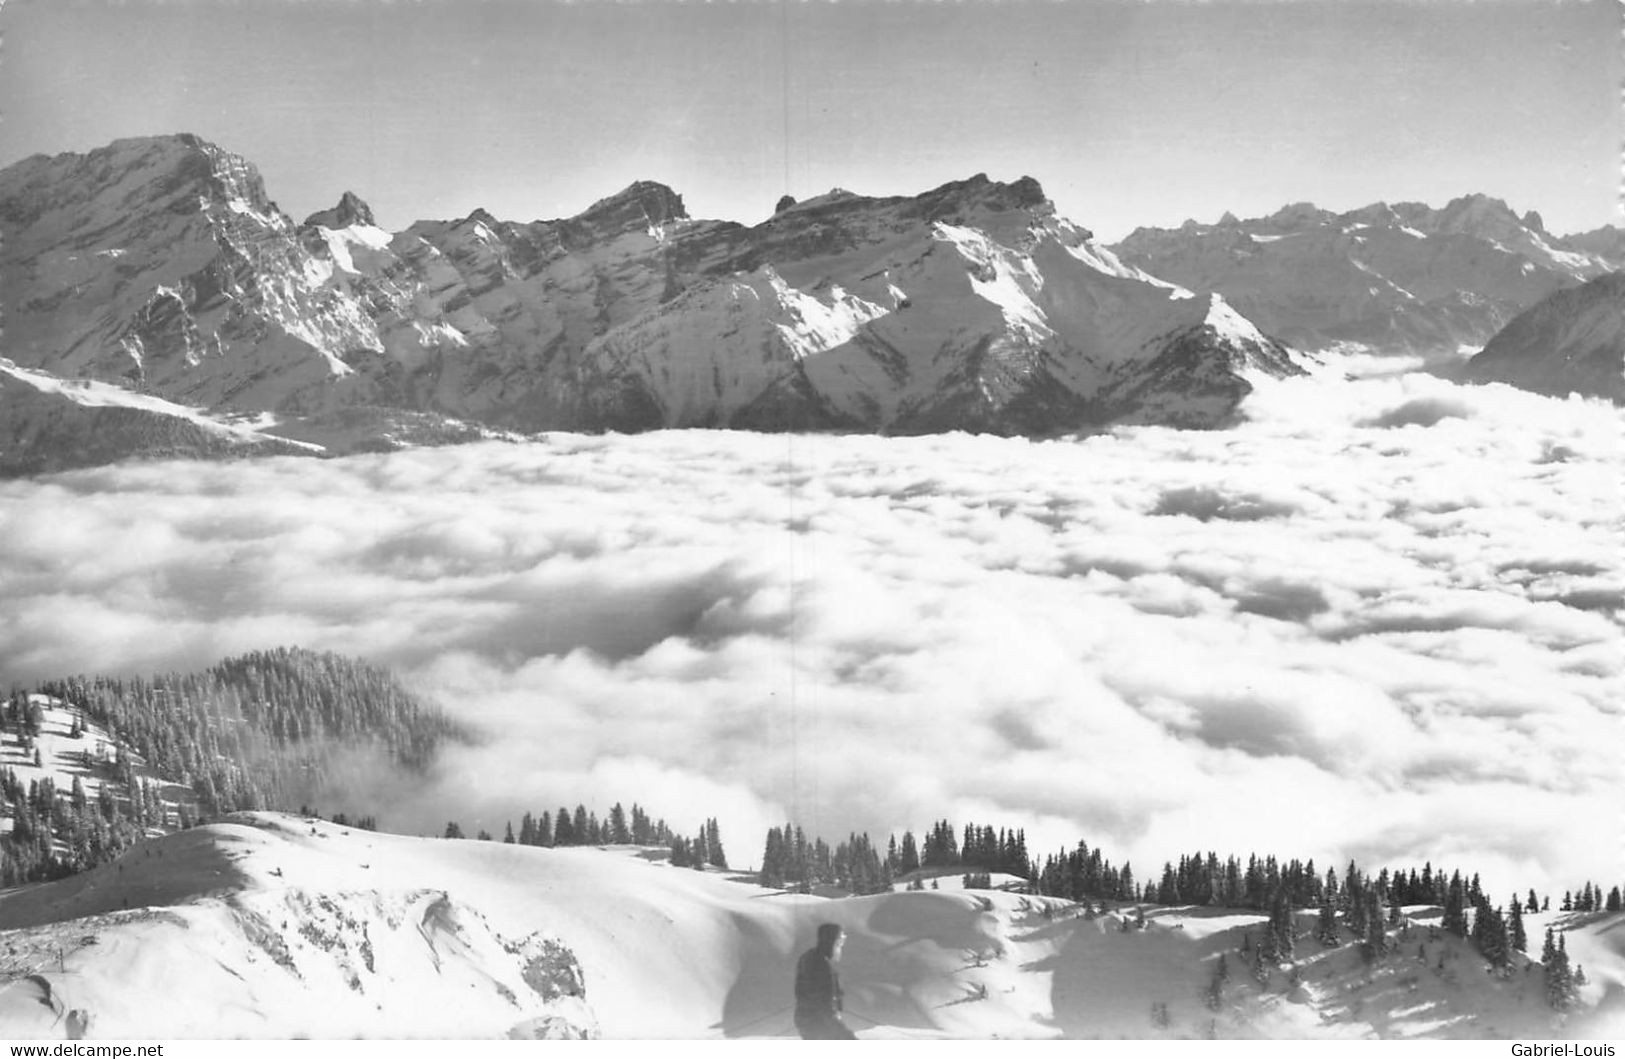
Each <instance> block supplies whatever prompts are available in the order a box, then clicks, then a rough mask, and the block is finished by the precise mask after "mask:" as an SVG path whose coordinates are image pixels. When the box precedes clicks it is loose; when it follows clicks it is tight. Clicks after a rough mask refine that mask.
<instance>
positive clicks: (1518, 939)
mask: <svg viewBox="0 0 1625 1059" xmlns="http://www.w3.org/2000/svg"><path fill="white" fill-rule="evenodd" d="M1509 907H1510V908H1511V909H1512V912H1511V915H1510V917H1509V918H1508V920H1507V942H1508V943H1509V944H1510V945H1511V946H1512V948H1513V949H1515V950H1516V951H1518V952H1528V951H1529V936H1528V935H1527V934H1526V933H1525V932H1524V927H1523V908H1522V907H1521V906H1519V904H1518V896H1517V894H1513V895H1512V904H1511V905H1510V906H1509Z"/></svg>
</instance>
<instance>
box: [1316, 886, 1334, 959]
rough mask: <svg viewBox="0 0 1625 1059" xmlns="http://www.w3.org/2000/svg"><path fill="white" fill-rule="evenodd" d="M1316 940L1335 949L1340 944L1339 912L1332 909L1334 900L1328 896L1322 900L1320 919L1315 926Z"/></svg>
mask: <svg viewBox="0 0 1625 1059" xmlns="http://www.w3.org/2000/svg"><path fill="white" fill-rule="evenodd" d="M1315 938H1316V940H1318V941H1319V942H1320V943H1321V944H1322V945H1325V946H1327V947H1333V946H1336V945H1337V944H1338V941H1339V938H1338V936H1337V911H1336V910H1335V909H1334V908H1332V898H1331V895H1330V894H1326V895H1325V896H1323V897H1322V899H1321V905H1320V918H1319V920H1317V921H1316V924H1315Z"/></svg>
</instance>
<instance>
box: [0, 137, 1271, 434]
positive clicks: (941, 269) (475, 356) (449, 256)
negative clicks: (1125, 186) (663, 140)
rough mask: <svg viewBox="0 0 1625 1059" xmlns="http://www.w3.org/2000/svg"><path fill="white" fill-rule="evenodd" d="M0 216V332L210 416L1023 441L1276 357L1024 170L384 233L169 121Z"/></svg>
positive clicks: (1171, 396)
mask: <svg viewBox="0 0 1625 1059" xmlns="http://www.w3.org/2000/svg"><path fill="white" fill-rule="evenodd" d="M0 230H3V234H4V237H5V239H4V250H3V257H0V279H3V281H4V283H3V288H4V291H5V294H4V300H3V306H0V308H3V312H4V317H3V324H4V338H3V342H4V346H3V349H0V353H3V355H4V356H6V357H8V358H10V359H11V360H13V361H14V362H15V363H16V364H17V365H18V366H20V367H22V368H25V369H32V370H36V371H43V372H49V373H51V374H53V375H56V376H59V377H63V378H70V379H91V380H97V381H102V382H107V383H112V384H116V385H120V386H124V387H127V388H131V389H136V390H140V391H141V392H143V393H147V394H151V395H155V396H160V397H163V398H166V399H169V400H172V401H176V402H179V403H181V404H185V405H188V406H192V407H201V408H209V409H214V410H226V411H230V412H235V413H251V412H273V413H276V414H277V415H279V416H285V417H308V416H322V415H327V416H331V415H333V414H335V413H337V412H340V411H342V410H345V409H354V408H358V407H375V408H385V409H399V410H409V411H418V412H424V411H427V412H431V413H435V414H437V415H443V416H451V417H458V418H460V419H466V420H469V421H471V422H473V423H476V424H484V425H488V426H496V427H505V428H515V429H520V430H527V431H529V430H539V429H573V430H599V429H606V428H608V429H622V430H636V429H648V428H655V427H686V426H721V427H745V428H752V429H772V430H783V429H791V430H798V429H847V430H873V431H895V432H918V431H933V430H942V429H973V430H986V431H996V432H1002V433H1009V432H1022V433H1045V432H1051V431H1056V430H1067V429H1075V428H1078V427H1083V426H1092V425H1096V424H1099V423H1103V422H1107V421H1111V420H1114V419H1121V418H1139V419H1145V420H1150V421H1160V422H1174V423H1181V424H1185V423H1188V424H1192V425H1208V424H1211V423H1213V422H1216V421H1218V420H1221V419H1222V418H1223V417H1224V416H1225V415H1227V414H1228V413H1229V411H1230V410H1231V409H1232V408H1233V406H1234V404H1235V401H1236V400H1238V399H1239V397H1240V396H1242V395H1244V394H1245V393H1246V392H1247V391H1248V389H1249V388H1250V385H1251V384H1250V381H1249V380H1250V379H1252V378H1256V377H1259V376H1274V375H1282V374H1291V373H1294V372H1295V371H1296V370H1297V368H1296V365H1295V364H1294V363H1293V362H1292V360H1291V358H1290V355H1289V354H1288V353H1287V351H1286V350H1285V349H1283V348H1282V347H1281V346H1280V345H1278V344H1277V343H1275V342H1273V341H1272V340H1271V339H1269V338H1267V337H1265V336H1264V335H1263V334H1262V333H1260V332H1259V331H1258V330H1257V329H1256V328H1254V327H1253V326H1252V325H1251V324H1250V323H1249V322H1248V321H1247V320H1246V319H1244V318H1243V317H1241V316H1239V315H1238V314H1236V313H1234V312H1232V311H1230V310H1229V308H1228V307H1227V306H1225V305H1223V303H1222V302H1220V301H1217V300H1215V299H1213V298H1211V297H1205V296H1203V297H1198V296H1193V295H1191V294H1190V292H1188V291H1184V290H1180V289H1178V288H1175V287H1174V286H1172V285H1170V284H1167V283H1163V282H1160V281H1157V280H1154V279H1152V278H1151V277H1150V276H1148V275H1146V274H1144V273H1142V272H1140V271H1139V270H1137V269H1134V268H1131V267H1128V266H1125V265H1123V264H1122V263H1121V262H1120V261H1118V260H1117V259H1116V258H1115V257H1114V256H1113V255H1112V254H1111V253H1110V252H1109V251H1107V250H1105V249H1103V248H1101V247H1100V246H1099V245H1098V244H1096V243H1095V242H1094V240H1093V237H1092V235H1091V234H1090V233H1089V232H1088V231H1086V230H1084V229H1082V228H1079V227H1077V226H1075V225H1072V224H1070V223H1069V222H1066V221H1064V220H1061V219H1059V218H1057V217H1056V216H1055V215H1054V211H1053V208H1052V207H1051V206H1050V204H1049V203H1048V202H1047V200H1045V198H1044V196H1043V191H1042V189H1041V188H1040V187H1039V185H1038V184H1037V183H1036V182H1035V181H1032V180H1030V179H1026V178H1024V179H1022V180H1019V181H1016V182H1015V183H1012V184H1001V183H998V182H994V181H990V180H988V179H987V178H986V177H985V176H980V175H979V176H977V177H974V178H972V179H970V180H967V181H961V182H956V183H952V184H948V185H944V186H943V187H941V188H938V189H935V190H934V191H931V192H927V193H925V194H923V195H919V196H915V197H911V198H888V199H875V198H866V197H863V196H857V195H852V194H850V193H845V192H832V193H830V194H828V195H824V196H820V197H818V198H815V199H811V200H808V201H806V202H803V203H799V204H796V205H794V206H791V207H789V208H786V209H784V210H781V211H780V212H778V213H777V214H775V215H774V217H772V218H771V219H769V220H767V221H765V222H763V223H762V224H759V225H756V226H754V227H746V226H743V225H740V224H736V223H732V222H722V221H706V220H695V219H692V218H690V217H689V216H688V215H687V212H686V210H685V209H684V207H683V203H682V199H681V197H680V196H678V195H677V194H676V193H675V192H673V191H671V190H670V189H669V188H666V187H664V186H662V185H659V184H654V183H648V182H641V183H638V184H634V185H632V186H631V187H629V188H627V189H626V190H625V191H623V192H621V193H619V194H617V195H614V196H611V197H609V198H606V199H604V200H602V201H600V202H598V203H596V204H594V205H593V206H592V207H590V208H589V209H587V210H586V211H584V212H583V213H581V214H580V215H577V216H575V217H572V218H568V219H564V220H557V221H537V222H532V223H529V224H517V223H513V222H503V221H498V220H497V219H496V218H493V217H491V216H490V215H489V214H486V213H484V212H483V211H475V213H473V214H471V215H470V216H468V217H465V218H462V219H460V220H455V221H420V222H418V223H416V224H413V225H411V226H410V227H408V228H407V229H405V230H404V231H402V232H399V233H393V234H392V233H389V232H386V231H384V230H383V229H381V228H378V227H377V226H376V224H375V223H373V218H372V215H371V211H370V210H369V209H368V208H367V206H366V204H365V203H364V202H362V201H361V199H360V198H359V197H357V196H355V195H354V194H352V193H348V192H347V193H346V194H345V195H344V197H343V198H342V199H341V200H340V201H339V203H338V204H337V205H336V206H335V207H334V208H332V209H330V210H325V211H321V212H319V213H317V214H314V215H312V216H311V217H310V218H308V219H307V221H306V223H304V224H302V225H301V224H295V223H294V222H293V221H292V220H291V219H290V218H288V217H286V216H285V215H283V214H282V213H281V211H280V210H279V209H277V207H276V205H275V203H274V202H272V201H271V200H270V199H269V198H268V196H267V194H266V191H265V188H264V184H263V181H262V180H261V179H260V177H259V174H258V172H257V171H256V170H255V169H254V168H253V166H252V165H250V164H249V163H247V162H246V161H244V160H242V159H240V158H237V157H236V156H234V155H231V154H229V153H228V152H225V151H222V150H220V149H219V148H217V147H215V146H213V145H211V144H208V143H206V142H204V141H202V140H199V139H197V138H196V137H191V136H184V135H183V136H172V137H158V138H150V139H140V140H122V141H118V142H116V143H114V144H112V145H109V146H108V147H105V148H101V149H99V150H96V151H92V152H89V153H88V154H85V155H73V154H69V155H59V156H56V157H54V158H47V157H44V156H36V157H34V158H30V159H27V160H25V161H23V162H20V163H18V164H17V165H14V166H12V167H10V168H8V169H7V170H5V171H4V172H3V173H0ZM1169 368H1172V369H1175V370H1172V371H1171V372H1168V371H1165V369H1169Z"/></svg>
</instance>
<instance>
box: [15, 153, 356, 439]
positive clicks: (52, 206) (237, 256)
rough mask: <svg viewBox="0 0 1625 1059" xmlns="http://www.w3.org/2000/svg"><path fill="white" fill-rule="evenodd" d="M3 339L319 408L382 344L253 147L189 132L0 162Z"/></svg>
mask: <svg viewBox="0 0 1625 1059" xmlns="http://www.w3.org/2000/svg"><path fill="white" fill-rule="evenodd" d="M0 234H3V236H4V250H3V256H0V285H3V288H4V290H5V292H6V293H5V296H4V298H5V300H4V313H5V315H4V328H5V331H4V343H5V348H4V354H5V355H6V356H7V357H9V358H10V359H12V360H13V361H15V362H16V363H18V364H19V365H22V366H24V367H30V368H38V369H43V370H46V371H50V372H52V373H53V374H56V375H58V376H62V377H65V378H89V379H96V380H101V381H105V382H112V383H117V384H121V385H136V386H140V387H141V388H143V389H145V390H147V391H148V392H152V393H156V394H159V395H161V396H164V397H166V398H169V399H171V400H175V401H180V402H184V403H186V404H190V405H196V406H203V407H215V406H221V405H225V406H229V407H231V408H234V409H237V410H295V409H297V410H316V409H319V408H320V407H322V406H323V405H324V404H325V403H326V402H327V401H328V400H329V399H331V398H333V397H334V396H336V395H337V394H339V393H345V392H346V391H352V390H360V391H365V390H366V389H367V386H366V381H365V380H364V379H361V378H357V377H356V373H355V371H354V369H353V368H351V367H350V366H349V364H347V363H346V360H345V358H346V356H348V355H350V354H351V353H352V352H353V351H356V350H361V349H377V348H379V346H380V343H379V339H378V337H377V333H376V328H375V327H374V326H373V324H372V322H371V320H370V317H369V316H368V314H367V313H366V312H365V311H364V310H363V308H362V306H360V305H359V304H358V303H356V302H355V300H354V299H353V298H349V297H346V296H345V293H344V292H343V291H342V290H336V289H335V288H334V287H333V286H331V285H330V284H328V282H327V280H328V279H329V278H330V274H331V271H332V269H331V266H330V265H329V264H328V263H325V262H324V261H322V260H321V259H320V258H317V257H314V256H312V255H311V254H310V253H308V252H307V251H306V250H305V249H304V248H303V247H302V245H301V243H300V241H299V239H298V238H297V232H296V231H295V229H294V226H293V224H292V223H291V222H290V221H289V220H288V219H287V218H286V217H284V216H283V215H282V214H281V212H280V211H278V210H277V208H276V205H275V204H274V203H272V202H271V201H270V200H269V199H268V198H267V197H266V194H265V188H264V185H263V183H262V182H261V180H260V177H259V174H258V172H257V171H255V170H254V168H253V167H252V166H250V165H249V164H248V163H247V162H245V161H243V160H242V159H240V158H237V157H236V156H234V155H231V154H228V153H227V152H225V151H222V150H220V149H219V148H217V147H215V146H213V145H212V144H209V143H206V142H204V141H202V140H199V139H197V138H196V137H192V136H171V137H157V138H150V139H137V140H119V141H117V142H115V143H113V144H111V145H110V146H108V147H104V148H101V149H99V150H96V151H92V152H90V153H89V154H86V155H71V154H70V155H59V156H57V157H55V158H46V157H44V156H36V157H34V158H30V159H26V160H24V161H22V162H19V163H17V164H16V165H14V166H11V167H9V168H8V169H6V170H5V171H3V172H0Z"/></svg>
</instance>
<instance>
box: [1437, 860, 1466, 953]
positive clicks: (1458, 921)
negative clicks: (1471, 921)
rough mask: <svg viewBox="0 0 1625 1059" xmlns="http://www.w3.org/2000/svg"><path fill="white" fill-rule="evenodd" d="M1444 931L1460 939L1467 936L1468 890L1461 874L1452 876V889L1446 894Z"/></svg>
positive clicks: (1443, 920)
mask: <svg viewBox="0 0 1625 1059" xmlns="http://www.w3.org/2000/svg"><path fill="white" fill-rule="evenodd" d="M1441 925H1442V926H1443V927H1444V929H1445V930H1446V931H1448V932H1450V933H1451V934H1454V935H1455V936H1456V937H1458V938H1465V937H1466V936H1467V889H1466V887H1465V886H1464V885H1463V883H1462V881H1461V872H1459V871H1458V872H1455V873H1454V874H1452V875H1451V876H1450V888H1449V889H1448V890H1447V891H1446V892H1445V898H1444V916H1443V919H1442V921H1441Z"/></svg>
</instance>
